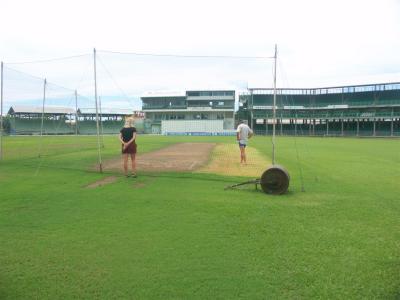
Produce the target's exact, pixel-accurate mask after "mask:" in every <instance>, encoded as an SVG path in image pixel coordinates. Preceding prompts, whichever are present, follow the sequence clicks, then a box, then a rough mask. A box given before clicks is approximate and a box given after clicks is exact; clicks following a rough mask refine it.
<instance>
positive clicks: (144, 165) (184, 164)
mask: <svg viewBox="0 0 400 300" xmlns="http://www.w3.org/2000/svg"><path fill="white" fill-rule="evenodd" d="M215 145H216V144H215V143H179V144H174V145H171V146H168V147H165V148H162V149H159V150H156V151H152V152H149V153H143V154H140V153H139V154H137V156H136V169H137V171H138V172H140V171H149V172H183V171H189V172H190V171H195V170H197V169H199V168H201V167H203V166H204V165H206V164H207V163H208V161H209V159H210V156H211V152H212V150H213V149H214V147H215ZM129 163H130V162H129ZM103 169H104V170H105V171H120V172H122V157H119V158H115V159H110V160H106V161H104V162H103Z"/></svg>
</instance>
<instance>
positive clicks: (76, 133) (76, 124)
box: [75, 90, 78, 136]
mask: <svg viewBox="0 0 400 300" xmlns="http://www.w3.org/2000/svg"><path fill="white" fill-rule="evenodd" d="M75 135H76V136H78V91H77V90H75Z"/></svg>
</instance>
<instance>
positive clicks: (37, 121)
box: [7, 105, 75, 135]
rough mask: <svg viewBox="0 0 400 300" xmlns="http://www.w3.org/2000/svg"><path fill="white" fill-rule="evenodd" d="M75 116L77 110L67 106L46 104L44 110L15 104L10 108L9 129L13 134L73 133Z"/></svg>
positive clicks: (8, 116)
mask: <svg viewBox="0 0 400 300" xmlns="http://www.w3.org/2000/svg"><path fill="white" fill-rule="evenodd" d="M42 114H43V123H42ZM74 118H75V110H74V109H71V108H67V107H51V106H46V107H45V108H44V110H43V108H42V107H36V106H23V105H14V106H11V107H10V109H9V110H8V115H7V119H8V121H9V129H8V130H9V133H10V134H12V135H17V134H24V135H36V134H41V133H42V134H73V133H74V132H75V122H74ZM42 125H43V126H42Z"/></svg>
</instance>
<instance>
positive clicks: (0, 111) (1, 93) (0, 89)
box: [0, 62, 4, 160]
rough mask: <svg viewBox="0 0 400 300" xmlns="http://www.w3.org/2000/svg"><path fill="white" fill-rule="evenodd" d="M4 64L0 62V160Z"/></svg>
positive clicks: (1, 156)
mask: <svg viewBox="0 0 400 300" xmlns="http://www.w3.org/2000/svg"><path fill="white" fill-rule="evenodd" d="M3 71H4V64H3V62H1V71H0V72H1V75H0V76H1V83H0V160H2V159H3V132H4V127H3V81H4V80H3V79H4V72H3Z"/></svg>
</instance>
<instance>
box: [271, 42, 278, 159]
mask: <svg viewBox="0 0 400 300" xmlns="http://www.w3.org/2000/svg"><path fill="white" fill-rule="evenodd" d="M277 56H278V47H277V45H276V44H275V55H274V106H273V108H272V112H273V122H272V165H275V123H276V60H277Z"/></svg>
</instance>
